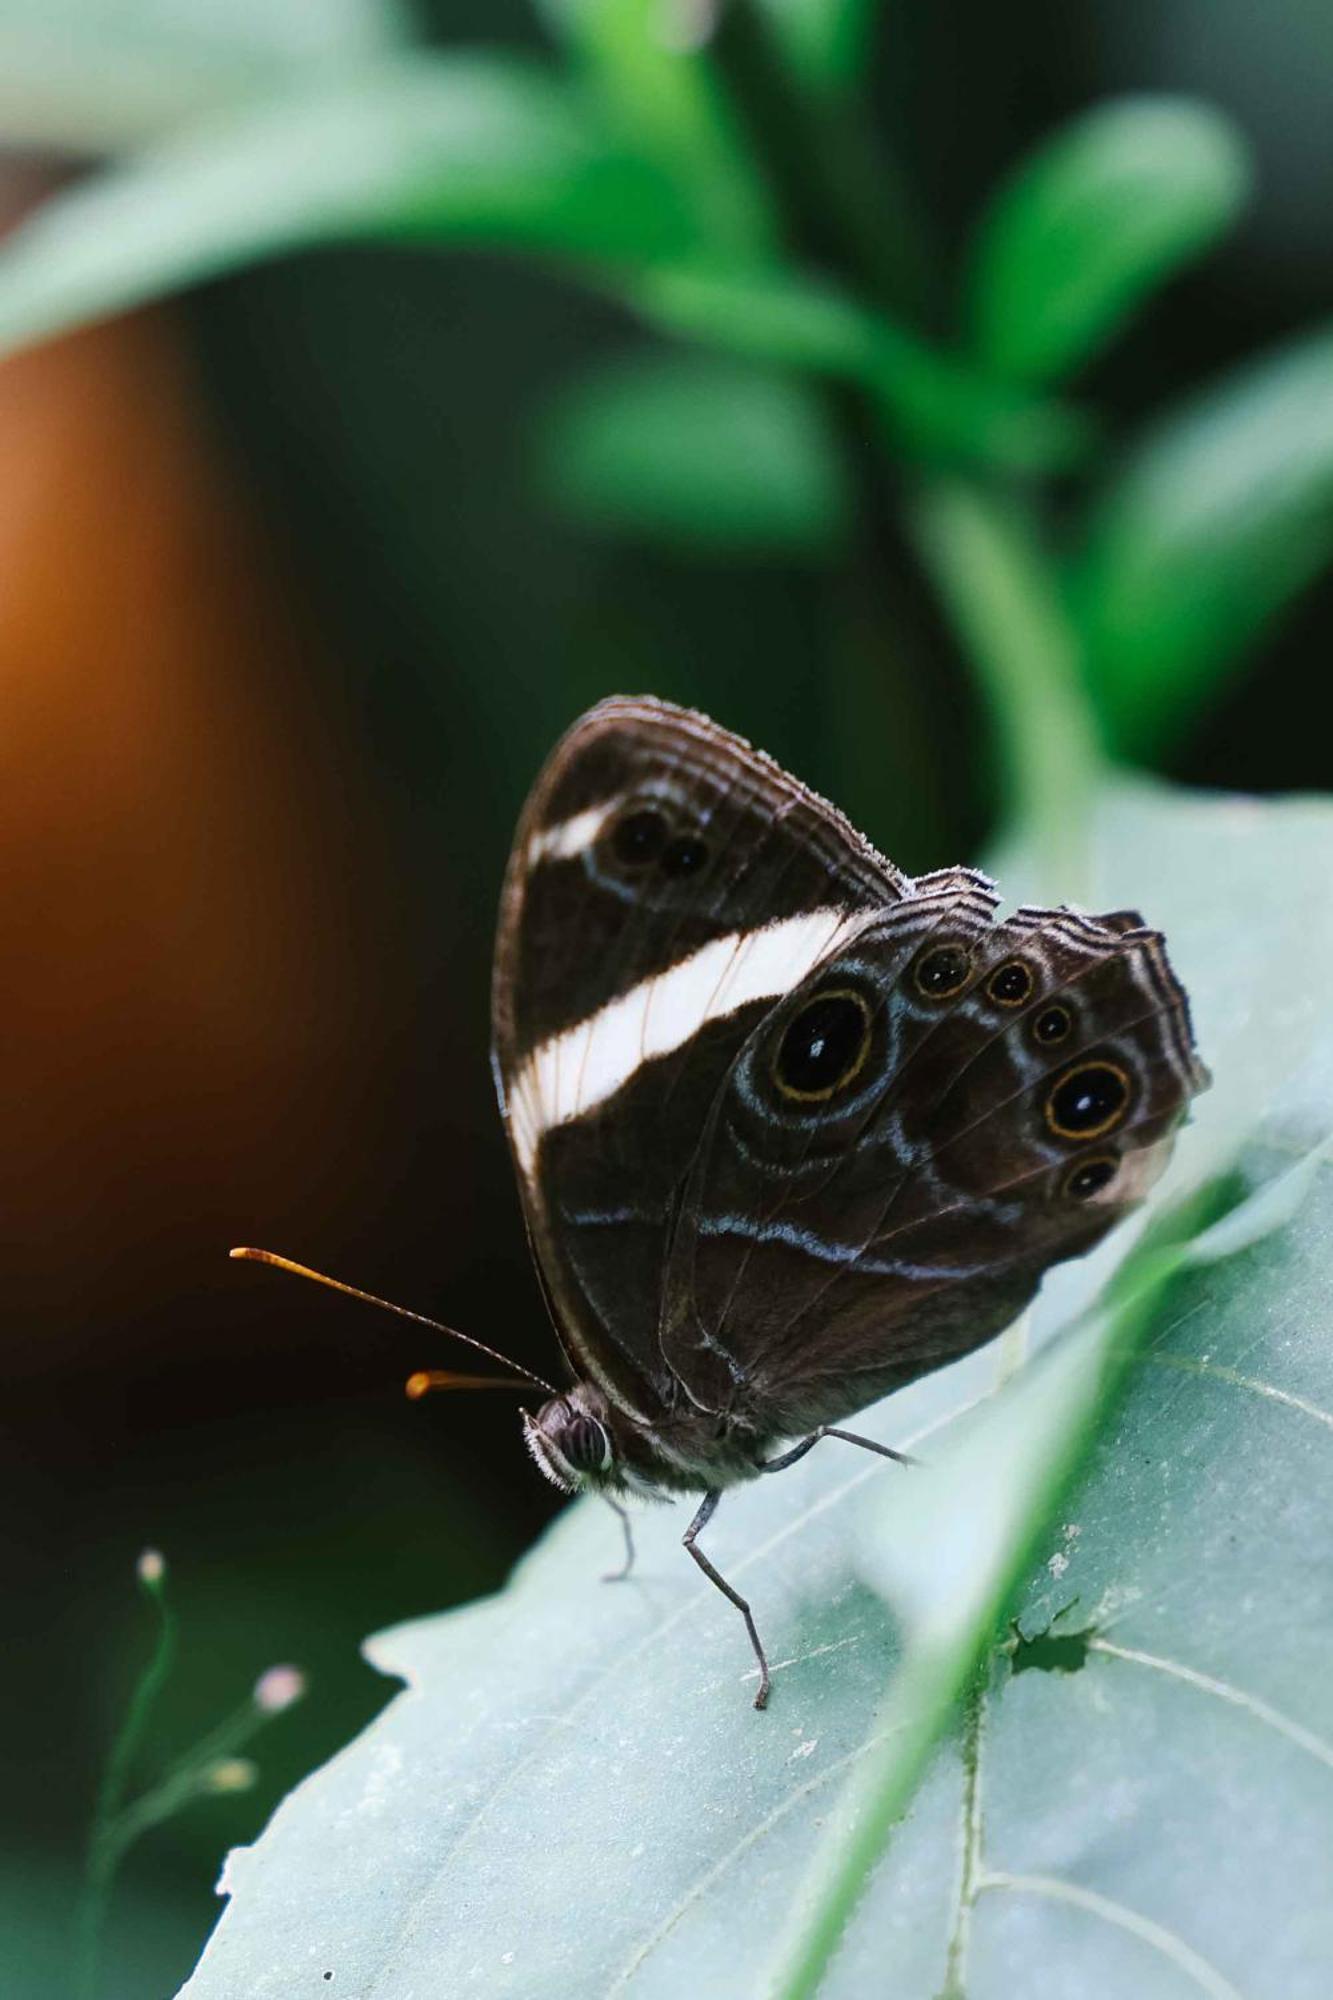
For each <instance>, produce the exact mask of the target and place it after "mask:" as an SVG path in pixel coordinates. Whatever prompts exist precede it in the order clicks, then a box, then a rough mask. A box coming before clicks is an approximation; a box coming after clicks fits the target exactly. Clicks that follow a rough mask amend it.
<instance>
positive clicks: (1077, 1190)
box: [493, 698, 1207, 1701]
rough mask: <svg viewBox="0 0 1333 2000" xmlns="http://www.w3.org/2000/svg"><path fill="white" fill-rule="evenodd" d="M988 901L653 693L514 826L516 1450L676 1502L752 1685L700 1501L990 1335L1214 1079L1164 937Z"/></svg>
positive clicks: (976, 884) (968, 883) (954, 872)
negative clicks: (531, 1261)
mask: <svg viewBox="0 0 1333 2000" xmlns="http://www.w3.org/2000/svg"><path fill="white" fill-rule="evenodd" d="M996 901H997V899H996V896H995V893H994V890H993V889H992V886H991V884H990V883H989V882H988V881H987V879H986V878H985V877H984V876H982V875H980V874H978V873H976V872H975V871H973V870H970V869H961V868H959V869H948V870H943V871H940V872H937V873H935V874H930V875H926V876H922V877H920V878H918V879H915V880H913V879H912V878H910V877H908V876H905V875H904V874H902V873H901V872H900V871H899V870H898V869H896V868H894V867H893V866H892V864H891V863H889V862H888V861H886V860H885V859H884V858H883V857H882V856H880V855H878V854H877V853H876V852H875V851H874V849H873V848H872V847H871V846H870V845H869V843H868V842H867V841H865V840H864V839H863V838H862V837H861V836H860V835H859V834H857V833H856V831H855V830H854V829H853V828H852V827H851V825H850V824H849V823H848V822H847V821H846V820H845V819H844V818H843V816H842V815H841V814H840V813H838V812H837V811H836V810H835V809H834V808H833V807H832V806H830V805H828V804H826V803H825V802H824V801H823V800H821V799H819V798H818V797H816V795H815V794H814V793H812V792H810V791H809V790H808V789H807V788H806V787H805V786H803V785H802V784H800V783H799V782H798V781H797V780H796V779H794V778H792V777H790V776H789V775H788V774H787V773H786V772H784V771H782V770H781V769H780V768H779V767H778V766H777V765H776V764H775V763H773V762H772V760H771V759H769V758H767V757H766V756H764V755H762V754H761V753H759V752H756V751H754V750H752V749H751V748H750V747H749V746H748V745H747V744H745V743H743V742H742V741H740V740H739V739H738V738H736V737H734V736H732V735H730V734H728V733H727V732H726V731H724V730H722V729H720V728H718V727H717V726H716V725H715V724H713V723H712V722H710V721H708V720H707V719H706V718H705V717H702V716H699V715H695V714H692V713H690V712H687V711H684V710H681V709H677V708H674V707H671V706H669V705H668V704H666V703H662V702H658V701H654V700H650V699H646V698H645V699H619V698H618V699H615V700H611V701H607V702H604V703H602V704H601V705H600V706H599V707H597V708H595V709H594V710H592V711H591V712H590V713H589V714H588V715H586V716H584V717H583V718H582V719H581V720H580V721H579V722H577V723H576V724H575V725H574V727H573V728H572V729H571V730H570V731H569V733H568V734H567V735H566V736H565V738H564V739H563V740H562V742H561V743H560V744H559V745H558V746H557V748H556V750H555V751H554V752H553V754H552V756H551V758H550V759H549V761H548V763H547V765H546V767H545V769H544V771H543V772H542V774H541V776H540V777H539V779H538V781H537V783H536V785H535V787H534V789H533V792H532V794H531V796H530V798H529V800H528V803H527V806H526V807H525V810H524V812H523V815H522V818H521V820H520V823H519V827H518V831H517V835H516V838H515V842H514V848H513V852H512V855H511V858H510V864H509V869H508V874H507V877H506V883H505V889H504V894H503V900H502V907H501V916H500V924H499V931H498V938H497V948H496V962H495V981H494V997H493V1021H494V1064H495V1071H496V1079H497V1086H498V1089H499V1094H500V1102H501V1107H502V1111H503V1115H504V1118H505V1123H506V1127H507V1130H508V1134H509V1139H510V1145H511V1150H512V1153H513V1158H514V1164H515V1169H516V1173H517V1177H518V1182H519V1187H520V1191H521V1196H522V1201H523V1207H524V1212H525V1216H526V1219H527V1225H528V1230H529V1235H530V1238H531V1241H532V1245H533V1250H534V1255H535V1257H536V1261H537V1265H538V1269H539V1272H540V1274H541V1278H542V1282H543V1286H544V1289H545V1292H546V1296H547V1299H548V1303H549V1305H550V1309H551V1314H552V1318H553V1321H554V1324H555V1327H556V1330H557V1333H558V1335H559V1338H560V1341H561V1345H562V1347H563V1349H564V1352H565V1356H566V1359H567V1361H568V1363H569V1366H570V1369H571V1372H572V1374H573V1375H574V1377H575V1384H574V1386H573V1387H572V1388H571V1389H570V1390H569V1391H568V1392H567V1393H566V1394H564V1395H561V1396H557V1397H554V1398H553V1399H552V1400H551V1401H550V1402H549V1403H548V1404H547V1405H546V1406H545V1407H544V1408H543V1409H542V1411H541V1412H540V1413H539V1414H538V1415H537V1416H536V1417H535V1418H529V1419H527V1420H526V1421H527V1431H528V1438H529V1443H530V1445H531V1447H532V1449H533V1452H534V1456H535V1457H536V1458H537V1461H538V1463H539V1464H540V1465H541V1467H542V1469H543V1470H544V1471H545V1472H546V1473H547V1474H548V1475H549V1476H550V1477H552V1478H553V1479H555V1480H556V1482H557V1483H558V1484H560V1485H562V1486H565V1487H570V1488H573V1487H581V1486H591V1487H594V1488H597V1489H599V1490H601V1491H603V1492H605V1493H606V1494H607V1495H608V1497H610V1496H614V1495H616V1494H623V1493H626V1492H636V1493H651V1492H656V1491H668V1492H670V1491H696V1492H698V1491H702V1492H703V1494H704V1502H703V1505H702V1507H701V1509H700V1512H699V1515H698V1516H696V1519H695V1521H694V1523H693V1524H692V1525H691V1529H690V1531H689V1533H688V1534H687V1537H686V1545H687V1547H689V1549H690V1552H691V1554H692V1555H693V1556H694V1557H695V1560H696V1561H697V1562H699V1563H700V1564H701V1566H702V1567H703V1568H705V1569H706V1570H707V1572H708V1573H709V1575H710V1576H712V1577H713V1579H714V1580H715V1581H717V1582H718V1583H719V1584H720V1585H721V1587H722V1588H724V1589H725V1590H726V1592H727V1594H728V1596H730V1597H731V1598H732V1600H733V1601H734V1602H736V1603H737V1604H738V1605H739V1606H740V1608H741V1609H742V1611H743V1612H744V1613H745V1616H746V1620H747V1625H749V1627H750V1631H751V1638H752V1641H753V1643H754V1645H755V1649H756V1652H757V1654H758V1655H759V1659H760V1664H761V1669H762V1667H763V1655H762V1649H761V1648H760V1646H759V1643H758V1638H757V1635H756V1634H755V1632H754V1630H753V1624H752V1621H751V1620H750V1618H749V1612H748V1607H746V1606H745V1605H744V1604H743V1603H742V1602H741V1600H739V1599H738V1598H737V1597H736V1594H735V1592H733V1591H732V1590H731V1589H730V1587H729V1586H727V1585H725V1583H723V1582H722V1579H720V1578H719V1577H718V1576H717V1573H716V1572H715V1571H714V1570H713V1569H712V1566H711V1565H710V1564H709V1563H708V1562H707V1560H706V1558H704V1557H703V1555H702V1552H701V1551H700V1550H699V1549H698V1548H697V1547H696V1546H695V1537H696V1535H697V1533H698V1530H699V1528H700V1527H701V1526H702V1525H703V1521H704V1520H706V1519H707V1518H708V1515H709V1514H710V1513H711V1512H712V1510H713V1508H714V1507H715V1506H716V1504H717V1498H718V1496H719V1494H720V1493H721V1491H722V1490H723V1489H724V1488H726V1487H727V1486H729V1485H732V1484H735V1483H736V1482H738V1481H740V1480H744V1479H749V1478H754V1477H757V1476H759V1475H760V1474H761V1473H764V1472H766V1471H770V1470H773V1469H775V1467H776V1465H777V1464H778V1463H782V1464H786V1463H790V1462H791V1460H792V1459H793V1458H794V1457H795V1456H799V1455H800V1454H801V1453H802V1452H803V1451H804V1450H807V1449H809V1448H810V1446H811V1445H812V1444H813V1443H814V1442H815V1441H817V1439H818V1438H819V1437H821V1436H825V1435H830V1434H832V1435H835V1436H837V1435H842V1436H848V1435H849V1434H847V1433H843V1432H839V1431H838V1430H837V1429H836V1427H837V1426H838V1425H839V1424H840V1422H841V1420H842V1419H844V1418H845V1417H847V1416H849V1415H850V1414H851V1413H852V1412H853V1411H855V1410H857V1409H860V1408H862V1407H864V1406H865V1405H866V1404H868V1403H870V1402H872V1401H874V1400H875V1399H877V1398H878V1397H880V1396H882V1395H884V1394H886V1393H887V1392H888V1391H890V1390H892V1389H894V1388H896V1387H898V1386H900V1385H901V1384H903V1383H906V1382H908V1381H911V1380H912V1379H913V1378H914V1377H916V1376H918V1375H920V1374H923V1373H925V1372H926V1371H928V1370H930V1369H933V1368H936V1367H939V1366H941V1365H942V1364H943V1363H945V1362H948V1361H950V1360H952V1359H954V1358H956V1357H957V1356H958V1355H961V1354H963V1353H966V1352H968V1351H969V1350H970V1349H972V1348H974V1347H976V1346H978V1345H980V1344H981V1343H982V1342H984V1341H987V1340H989V1339H990V1338H992V1336H993V1335H994V1334H996V1333H997V1332H999V1331H1000V1330H1001V1328H1002V1327H1004V1326H1005V1325H1006V1324H1008V1323H1009V1321H1011V1320H1012V1319H1013V1318H1014V1316H1015V1315H1016V1314H1017V1313H1018V1312H1019V1311H1020V1310H1021V1309H1022V1307H1023V1306H1024V1305H1025V1304H1026V1302H1027V1301H1028V1300H1029V1299H1030V1298H1031V1296H1032V1294H1033V1292H1034V1291H1035V1289H1036V1287H1037V1286H1038V1284H1039V1283H1040V1281H1041V1278H1042V1276H1043V1274H1044V1272H1045V1271H1046V1270H1047V1269H1048V1268H1049V1267H1050V1266H1051V1265H1052V1264H1054V1263H1057V1262H1059V1261H1060V1260H1062V1259H1064V1258H1068V1257H1073V1256H1077V1255H1080V1254H1082V1253H1083V1252H1084V1251H1086V1250H1088V1249H1090V1248H1091V1247H1092V1246H1093V1245H1094V1244H1095V1243H1096V1242H1098V1241H1099V1240H1100V1239H1101V1237H1102V1236H1104V1235H1105V1233H1106V1231H1107V1230H1108V1229H1110V1228H1111V1227H1113V1226H1114V1224H1115V1223H1116V1222H1117V1221H1119V1220H1120V1219H1121V1218H1122V1217H1123V1216H1124V1215H1125V1214H1127V1213H1128V1212H1129V1211H1130V1210H1131V1209H1132V1208H1133V1207H1134V1206H1135V1205H1136V1204H1137V1203H1138V1202H1139V1201H1140V1200H1141V1199H1142V1197H1143V1195H1144V1194H1145V1193H1146V1191H1147V1189H1148V1188H1149V1187H1150V1185H1151V1184H1152V1182H1153V1180H1154V1179H1155V1178H1156V1176H1157V1174H1158V1173H1159V1172H1160V1171H1161V1168H1162V1167H1163V1166H1164V1164H1165V1161H1166V1158H1167V1155H1168V1153H1169V1151H1170V1147H1171V1142H1172V1135H1173V1133H1174V1130H1175V1128H1176V1126H1177V1125H1178V1123H1179V1122H1180V1119H1181V1117H1182V1116H1183V1114H1184V1112H1185V1110H1186V1108H1187V1106H1188V1103H1189V1101H1190V1098H1191V1097H1192V1096H1193V1095H1194V1093H1195V1092H1196V1091H1198V1090H1199V1089H1201V1088H1202V1087H1203V1086H1204V1084H1205V1083H1206V1081H1207V1078H1206V1073H1205V1071H1204V1070H1203V1068H1202V1066H1201V1064H1200V1063H1199V1061H1198V1058H1197V1056H1196V1055H1195V1052H1194V1046H1193V1039H1192V1035H1191V1030H1190V1022H1189V1010H1188V1005H1187V1002H1186V999H1185V995H1184V993H1183V991H1182V990H1181V988H1180V986H1179V984H1178V983H1177V981H1176V979H1175V977H1174V975H1173V973H1172V971H1171V968H1170V965H1169V962H1168V960H1167V956H1166V951H1165V947H1164V944H1163V941H1162V938H1161V936H1160V934H1159V933H1157V932H1155V931H1153V930H1151V929H1150V928H1148V927H1147V926H1146V925H1145V924H1144V923H1143V922H1142V920H1141V919H1140V918H1139V917H1138V916H1137V915H1136V914H1133V913H1130V912H1124V911H1118V912H1115V913H1113V914H1111V915H1106V916H1100V917H1091V916H1085V915H1082V914H1080V913H1078V912H1075V911H1072V910H1066V909H1062V910H1035V909H1024V910H1020V911H1018V912H1017V913H1016V914H1015V915H1013V916H1010V917H1008V918H1006V919H1003V920H997V917H996ZM852 1441H853V1442H867V1441H865V1440H856V1439H852ZM784 1447H786V1448H785V1449H784ZM872 1448H875V1447H872ZM881 1449H882V1448H881ZM766 1691H767V1678H766V1674H765V1675H764V1676H763V1678H762V1679H761V1686H760V1695H761V1701H762V1697H763V1696H764V1695H765V1694H766Z"/></svg>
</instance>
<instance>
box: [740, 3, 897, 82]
mask: <svg viewBox="0 0 1333 2000" xmlns="http://www.w3.org/2000/svg"><path fill="white" fill-rule="evenodd" d="M757 4H758V5H759V7H760V9H761V11H762V12H763V13H765V14H766V15H767V16H768V17H769V19H770V20H771V22H772V24H773V32H774V34H775V36H776V37H777V40H778V42H779V43H780V45H781V46H782V48H783V49H784V51H785V53H786V57H787V61H788V62H789V63H790V65H791V68H792V71H793V73H794V74H795V75H796V76H798V77H799V78H800V79H801V80H802V82H804V83H806V84H807V85H809V86H811V87H812V88H813V89H816V90H826V91H834V92H839V91H843V90H846V89H847V88H848V87H849V86H850V85H851V84H853V83H855V82H856V80H857V78H858V77H859V76H860V75H861V73H862V71H863V69H864V68H865V64H866V58H867V53H868V50H869V45H870V37H871V34H872V32H873V30H874V26H875V19H876V15H877V14H878V12H879V9H878V7H877V6H876V4H875V0H757Z"/></svg>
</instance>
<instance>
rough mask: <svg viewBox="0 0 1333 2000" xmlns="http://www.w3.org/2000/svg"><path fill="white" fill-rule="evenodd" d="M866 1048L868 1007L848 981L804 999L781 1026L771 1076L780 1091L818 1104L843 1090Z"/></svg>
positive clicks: (850, 1079) (858, 1066)
mask: <svg viewBox="0 0 1333 2000" xmlns="http://www.w3.org/2000/svg"><path fill="white" fill-rule="evenodd" d="M869 1052H870V1007H869V1004H868V1003H867V1002H866V1001H865V1000H864V999H863V998H862V996H861V995H860V994H859V993H858V992H856V991H855V989H854V988H852V987H850V986H835V987H831V988H830V989H829V991H828V992H827V993H817V994H816V995H815V996H814V998H813V999H812V1000H807V1002H806V1004H805V1005H804V1007H802V1008H801V1010H800V1012H799V1014H797V1015H796V1016H795V1017H794V1018H793V1019H792V1020H791V1021H789V1022H788V1023H787V1026H786V1028H785V1029H784V1031H783V1036H782V1040H781V1041H780V1042H779V1043H778V1046H777V1051H776V1053H775V1055H774V1057H773V1081H774V1083H776V1085H777V1087H778V1089H779V1090H780V1091H781V1092H782V1095H783V1096H784V1097H790V1098H794V1099H796V1100H797V1102H798V1103H802V1104H818V1103H822V1102H823V1101H824V1100H825V1099H827V1098H830V1097H832V1096H833V1094H834V1092H835V1091H838V1090H845V1089H846V1087H847V1085H848V1084H849V1083H851V1081H852V1080H853V1078H854V1077H856V1076H858V1075H859V1074H860V1071H861V1069H862V1067H863V1066H864V1064H865V1059H866V1057H867V1055H868V1054H869Z"/></svg>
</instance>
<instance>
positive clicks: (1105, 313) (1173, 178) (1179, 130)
mask: <svg viewBox="0 0 1333 2000" xmlns="http://www.w3.org/2000/svg"><path fill="white" fill-rule="evenodd" d="M1249 185H1250V167H1249V158H1248V154H1247V151H1246V147H1245V144H1244V141H1243V139H1242V138H1241V136H1240V134H1239V133H1238V132H1237V131H1236V129H1235V127H1234V126H1233V125H1232V124H1231V122H1230V120H1229V119H1227V118H1225V117H1224V116H1223V115H1222V113H1221V112H1219V111H1215V110H1213V109H1212V108H1211V107H1210V106H1208V105H1206V104H1196V103H1193V102H1191V101H1190V100H1189V99H1188V98H1170V97H1157V98H1154V97H1141V98H1124V99H1120V100H1116V101H1113V102H1111V103H1109V104H1102V105H1098V106H1097V107H1096V108H1095V109H1094V110H1092V111H1089V112H1085V113H1084V114H1083V115H1082V116H1081V117H1080V118H1078V119H1076V120H1075V121H1074V122H1073V123H1072V124H1071V125H1067V126H1066V127H1064V129H1063V130H1062V131H1060V132H1058V133H1057V134H1056V135H1055V137H1054V138H1052V139H1050V140H1048V141H1047V142H1046V143H1045V144H1044V145H1043V146H1042V147H1041V148H1040V149H1039V151H1038V152H1036V153H1035V154H1034V155H1033V156H1032V157H1031V158H1030V159H1028V160H1026V161H1024V162H1023V164H1022V165H1021V166H1020V167H1019V168H1018V170H1017V172H1016V173H1014V174H1013V175H1012V176H1011V178H1010V179H1009V180H1008V181H1006V182H1005V183H1004V184H1003V185H1002V186H1001V187H1000V189H999V191H998V193H997V194H996V196H995V197H994V199H993V201H992V203H991V205H990V207H989V208H988V210H987V212H986V214H985V216H984V217H983V219H982V222H981V224H980V227H979V228H978V231H977V237H976V242H975V244H974V245H973V249H972V253H971V260H970V271H969V275H968V279H967V288H968V312H969V318H970V321H971V326H972V333H973V340H974V343H975V346H976V350H977V353H978V355H979V357H980V358H981V359H982V360H983V361H984V362H985V363H986V364H987V365H988V366H990V367H991V368H993V369H995V370H996V372H997V373H1003V374H1008V375H1013V376H1017V377H1019V378H1021V379H1022V380H1024V381H1031V382H1039V381H1045V380H1049V379H1050V378H1052V377H1054V376H1057V375H1059V374H1062V373H1065V372H1067V371H1068V370H1070V369H1072V368H1076V367H1078V366H1080V365H1081V364H1082V363H1083V362H1084V361H1086V360H1088V359H1089V357H1090V356H1091V355H1093V354H1094V353H1096V352H1097V351H1098V350H1099V349H1100V348H1101V347H1103V346H1104V345H1105V344H1106V342H1107V341H1108V340H1109V339H1110V338H1111V337H1112V335H1113V334H1114V333H1115V332H1116V331H1117V330H1118V329H1119V327H1120V326H1121V325H1122V324H1123V322H1124V321H1125V319H1126V318H1127V317H1128V316H1129V314H1130V313H1131V312H1132V311H1133V310H1134V308H1135V307H1136V306H1137V305H1138V304H1139V302H1140V301H1141V300H1142V299H1143V298H1144V297H1146V295H1147V294H1148V293H1149V292H1151V291H1152V290H1154V289H1155V288H1156V287H1157V286H1158V285H1160V284H1162V283H1163V282H1164V281H1165V280H1166V279H1167V278H1169V277H1170V276H1171V275H1172V274H1173V272H1175V271H1176V270H1178V269H1179V268H1180V267H1181V266H1182V265H1183V264H1185V263H1187V262H1188V261H1189V260H1190V259H1191V258H1194V257H1198V256H1200V255H1202V253H1203V252H1204V251H1205V250H1207V249H1208V248H1209V246H1210V245H1211V244H1212V243H1213V242H1215V241H1216V239H1217V237H1218V236H1219V235H1220V234H1221V233H1222V231H1223V230H1225V229H1226V228H1227V227H1228V226H1229V225H1230V224H1231V223H1232V222H1233V221H1234V219H1235V217H1236V215H1237V214H1238V213H1239V211H1240V208H1241V206H1242V205H1243V203H1244V201H1245V198H1246V196H1247V194H1248V192H1249Z"/></svg>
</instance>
